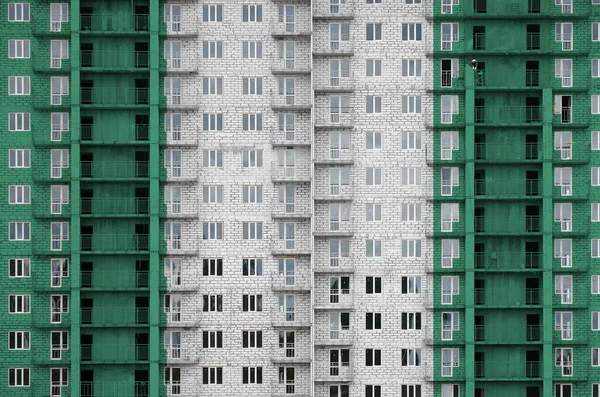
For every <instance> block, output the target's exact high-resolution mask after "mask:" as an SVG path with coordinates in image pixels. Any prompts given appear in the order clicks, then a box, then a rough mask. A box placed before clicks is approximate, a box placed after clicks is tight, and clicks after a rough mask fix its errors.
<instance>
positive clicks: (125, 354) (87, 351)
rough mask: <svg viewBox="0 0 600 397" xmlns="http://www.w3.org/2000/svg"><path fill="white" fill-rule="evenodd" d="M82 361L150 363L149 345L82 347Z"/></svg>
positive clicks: (86, 345) (84, 345) (122, 344)
mask: <svg viewBox="0 0 600 397" xmlns="http://www.w3.org/2000/svg"><path fill="white" fill-rule="evenodd" d="M81 361H100V362H102V363H107V362H119V363H129V362H137V361H148V345H144V344H124V343H121V344H113V345H110V344H103V343H102V344H97V345H96V346H95V347H94V345H91V344H82V345H81Z"/></svg>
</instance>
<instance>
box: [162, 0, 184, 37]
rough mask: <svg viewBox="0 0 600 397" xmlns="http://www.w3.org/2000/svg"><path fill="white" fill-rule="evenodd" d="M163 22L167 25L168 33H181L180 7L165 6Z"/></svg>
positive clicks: (177, 5) (176, 5) (178, 5)
mask: <svg viewBox="0 0 600 397" xmlns="http://www.w3.org/2000/svg"><path fill="white" fill-rule="evenodd" d="M164 22H165V23H166V24H167V32H168V33H179V32H181V5H180V4H165V8H164Z"/></svg>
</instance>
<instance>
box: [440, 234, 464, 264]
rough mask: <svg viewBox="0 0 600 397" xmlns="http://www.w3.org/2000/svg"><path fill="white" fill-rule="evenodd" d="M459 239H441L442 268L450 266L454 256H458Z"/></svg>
mask: <svg viewBox="0 0 600 397" xmlns="http://www.w3.org/2000/svg"><path fill="white" fill-rule="evenodd" d="M459 247H460V240H458V239H451V240H450V239H444V240H442V268H452V266H453V261H454V259H455V258H459V257H460V248H459Z"/></svg>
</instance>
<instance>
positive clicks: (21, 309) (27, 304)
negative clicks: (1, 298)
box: [8, 294, 31, 314]
mask: <svg viewBox="0 0 600 397" xmlns="http://www.w3.org/2000/svg"><path fill="white" fill-rule="evenodd" d="M8 313H10V314H28V313H31V296H30V295H28V294H25V295H24V294H21V295H19V294H16V295H14V294H13V295H8Z"/></svg>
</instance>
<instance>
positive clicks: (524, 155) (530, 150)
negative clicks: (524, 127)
mask: <svg viewBox="0 0 600 397" xmlns="http://www.w3.org/2000/svg"><path fill="white" fill-rule="evenodd" d="M541 159H542V150H541V145H540V144H538V143H520V144H512V145H509V144H499V143H498V144H495V143H475V161H477V162H482V163H498V164H510V163H530V162H534V161H541Z"/></svg>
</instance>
